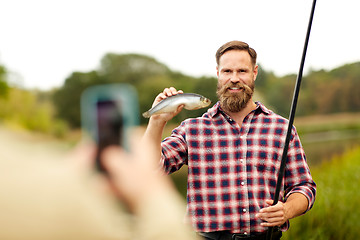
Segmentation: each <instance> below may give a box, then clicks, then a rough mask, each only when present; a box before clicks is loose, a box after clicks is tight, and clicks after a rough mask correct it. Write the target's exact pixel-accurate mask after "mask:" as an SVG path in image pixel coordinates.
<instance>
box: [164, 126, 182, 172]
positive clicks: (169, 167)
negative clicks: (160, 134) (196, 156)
mask: <svg viewBox="0 0 360 240" xmlns="http://www.w3.org/2000/svg"><path fill="white" fill-rule="evenodd" d="M185 132H186V131H185V123H184V122H183V123H181V125H180V126H178V127H177V128H175V129H174V130H173V131H172V133H171V136H170V137H167V138H165V139H164V140H163V142H162V143H161V147H162V154H161V163H162V164H163V166H164V170H165V172H166V173H167V174H170V173H173V172H175V171H177V170H179V169H180V168H181V167H182V166H183V165H184V164H187V159H188V148H187V143H186V137H185Z"/></svg>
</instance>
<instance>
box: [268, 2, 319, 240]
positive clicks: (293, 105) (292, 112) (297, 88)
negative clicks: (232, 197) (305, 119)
mask: <svg viewBox="0 0 360 240" xmlns="http://www.w3.org/2000/svg"><path fill="white" fill-rule="evenodd" d="M315 5H316V0H313V3H312V7H311V13H310V19H309V23H308V28H307V33H306V38H305V44H304V49H303V54H302V58H301V63H300V68H299V73H298V75H297V78H296V84H295V89H294V95H293V99H292V103H291V110H290V115H289V125H288V129H287V133H286V139H285V145H284V149H283V154H282V158H281V164H280V169H279V174H278V178H277V182H276V189H275V195H274V202H273V206H274V205H276V204H277V203H278V201H279V195H280V189H281V186H282V180H283V178H284V174H285V165H286V159H287V153H288V149H289V143H290V137H291V129H292V126H293V123H294V118H295V112H296V105H297V101H298V97H299V92H300V85H301V80H302V75H303V69H304V64H305V57H306V51H307V47H308V43H309V38H310V31H311V25H312V21H313V18H314V12H315ZM273 230H274V227H269V229H268V231H267V234H266V240H270V239H272V233H273Z"/></svg>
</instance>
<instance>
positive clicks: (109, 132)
mask: <svg viewBox="0 0 360 240" xmlns="http://www.w3.org/2000/svg"><path fill="white" fill-rule="evenodd" d="M96 118H97V135H98V152H97V156H96V166H97V168H98V169H99V170H100V171H102V172H104V171H105V170H104V167H103V165H102V164H101V161H100V156H101V152H102V150H103V149H104V148H106V147H108V146H110V145H122V139H123V137H122V134H123V116H122V115H121V106H120V103H119V102H115V101H112V100H105V101H98V102H97V103H96Z"/></svg>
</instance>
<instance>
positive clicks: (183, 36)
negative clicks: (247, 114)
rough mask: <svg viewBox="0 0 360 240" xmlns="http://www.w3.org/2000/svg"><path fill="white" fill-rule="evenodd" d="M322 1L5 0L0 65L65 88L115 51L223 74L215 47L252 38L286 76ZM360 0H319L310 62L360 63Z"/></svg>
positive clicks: (191, 71) (20, 76) (318, 65)
mask: <svg viewBox="0 0 360 240" xmlns="http://www.w3.org/2000/svg"><path fill="white" fill-rule="evenodd" d="M311 5H312V0H291V1H289V0H274V1H271V0H247V1H243V0H221V1H211V0H181V1H172V0H152V1H151V0H128V1H125V0H124V1H123V0H61V1H55V0H32V1H28V0H0V64H1V65H4V66H5V67H6V68H7V69H8V70H9V71H11V72H12V73H16V76H17V77H16V81H20V82H19V83H21V84H22V86H24V87H27V88H40V89H43V90H47V89H50V88H53V87H56V86H61V85H62V84H63V82H64V80H65V79H66V78H67V77H68V76H69V75H70V74H71V73H72V72H74V71H81V72H86V71H90V70H95V69H97V68H98V66H99V64H100V60H101V58H102V57H103V56H104V55H105V54H106V53H109V52H112V53H118V54H122V53H140V54H146V55H149V56H152V57H154V58H155V59H157V60H158V61H160V62H162V63H164V64H166V65H167V66H168V67H170V68H171V69H172V70H176V71H181V72H183V73H185V74H188V75H193V76H201V75H209V76H215V73H216V72H215V66H216V65H215V58H214V55H215V52H216V50H217V49H218V47H220V45H222V44H223V43H225V42H227V41H230V40H235V39H236V40H242V41H245V42H247V43H249V45H250V46H252V47H253V48H255V50H256V51H257V52H258V62H259V63H260V64H261V65H262V66H263V67H264V68H265V69H266V70H268V71H273V72H274V73H276V74H277V75H279V76H281V75H284V74H288V73H294V74H296V73H297V72H298V69H299V65H300V59H301V54H302V50H303V45H304V40H305V34H306V28H307V24H308V20H309V15H310V10H311ZM359 11H360V1H358V0H342V1H338V0H337V1H336V0H318V1H317V5H316V10H315V16H314V22H313V27H312V32H311V36H310V43H309V48H308V53H307V58H306V62H305V73H306V72H307V71H308V70H309V69H311V68H312V69H314V70H319V69H332V68H335V67H338V66H341V65H343V64H346V63H352V62H356V61H360V46H359V44H360V33H359V24H360V15H359Z"/></svg>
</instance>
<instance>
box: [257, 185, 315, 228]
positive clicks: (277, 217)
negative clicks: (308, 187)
mask: <svg viewBox="0 0 360 240" xmlns="http://www.w3.org/2000/svg"><path fill="white" fill-rule="evenodd" d="M266 204H267V205H268V206H269V207H265V208H263V209H260V212H259V213H258V214H256V217H257V218H260V219H261V220H263V221H265V222H263V223H261V226H264V227H274V226H281V225H283V224H284V223H285V222H286V221H287V220H289V219H292V218H294V217H297V216H300V215H301V214H304V213H305V212H306V210H307V208H308V205H309V202H308V199H307V198H306V197H305V195H303V194H302V193H298V192H295V193H293V194H291V195H290V196H289V197H288V198H287V200H286V202H285V203H283V202H280V201H279V202H278V203H277V204H276V205H274V206H272V204H273V200H270V199H268V200H266Z"/></svg>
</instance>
